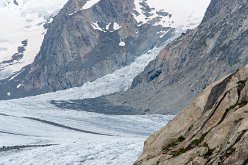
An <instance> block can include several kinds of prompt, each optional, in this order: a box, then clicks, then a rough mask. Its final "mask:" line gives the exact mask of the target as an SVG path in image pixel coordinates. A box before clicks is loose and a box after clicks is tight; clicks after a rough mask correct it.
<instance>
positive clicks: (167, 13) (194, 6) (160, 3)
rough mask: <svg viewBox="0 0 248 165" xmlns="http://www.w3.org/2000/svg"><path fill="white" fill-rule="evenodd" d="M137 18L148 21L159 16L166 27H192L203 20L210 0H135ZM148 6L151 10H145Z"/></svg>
mask: <svg viewBox="0 0 248 165" xmlns="http://www.w3.org/2000/svg"><path fill="white" fill-rule="evenodd" d="M134 2H135V9H134V10H135V11H137V14H134V16H135V18H136V20H137V21H138V22H139V23H141V24H144V23H147V22H149V21H151V20H153V19H154V18H159V19H160V22H159V23H158V24H160V25H162V26H165V27H173V28H180V29H183V30H185V29H192V28H195V27H196V26H198V25H199V23H200V22H201V20H202V18H203V16H204V13H205V11H206V8H207V6H208V5H209V3H210V0H201V1H199V0H187V1H182V0H134ZM146 6H149V7H150V8H151V11H150V12H144V9H145V7H146Z"/></svg>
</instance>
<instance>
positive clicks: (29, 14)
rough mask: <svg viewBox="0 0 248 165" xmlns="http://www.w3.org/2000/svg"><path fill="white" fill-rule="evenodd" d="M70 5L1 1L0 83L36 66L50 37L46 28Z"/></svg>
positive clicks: (52, 0) (47, 1)
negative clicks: (37, 58)
mask: <svg viewBox="0 0 248 165" xmlns="http://www.w3.org/2000/svg"><path fill="white" fill-rule="evenodd" d="M66 2H67V0H42V1H39V0H0V19H1V26H0V32H1V35H0V79H2V78H4V77H6V76H7V75H9V74H12V73H13V72H16V71H19V70H20V69H21V68H22V67H24V66H26V65H27V64H30V63H32V62H33V60H34V57H35V56H36V55H37V53H38V52H39V49H40V46H41V43H42V41H43V38H44V34H45V33H46V29H45V28H44V24H45V23H49V22H50V21H52V17H53V16H55V15H56V13H57V12H58V11H59V10H60V9H61V8H62V7H63V5H64V4H65V3H66ZM18 47H19V50H18ZM23 49H25V50H23Z"/></svg>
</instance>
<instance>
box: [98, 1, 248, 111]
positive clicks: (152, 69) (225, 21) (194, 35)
mask: <svg viewBox="0 0 248 165" xmlns="http://www.w3.org/2000/svg"><path fill="white" fill-rule="evenodd" d="M247 45H248V2H247V0H243V1H241V0H235V1H230V0H212V1H211V3H210V5H209V7H208V9H207V12H206V14H205V17H204V19H203V21H202V23H201V24H200V26H199V27H198V28H197V29H195V30H191V31H188V32H187V33H186V34H185V35H182V36H181V37H180V38H178V39H177V40H175V41H174V42H172V43H171V44H169V45H168V46H166V47H165V48H164V49H163V50H162V51H161V52H160V54H159V55H158V57H157V59H156V60H154V61H152V62H151V63H150V64H149V65H148V66H147V67H146V69H145V71H144V72H142V73H141V74H140V75H138V76H137V77H136V78H135V79H134V81H133V84H132V87H131V89H129V90H128V91H127V92H125V93H116V94H114V95H110V96H106V97H103V98H101V99H105V100H106V102H112V103H113V104H116V105H118V106H120V105H123V106H127V107H130V108H132V109H136V110H137V111H140V112H141V113H165V114H166V113H170V114H171V113H174V114H175V113H177V112H179V111H180V110H182V109H183V108H184V107H185V106H186V105H188V104H189V103H190V102H191V101H192V100H193V99H194V98H195V97H196V96H197V95H198V94H199V92H201V91H202V90H203V89H204V88H205V87H206V86H207V85H208V84H210V83H212V82H214V81H217V80H218V79H220V78H222V77H223V76H225V75H228V74H231V73H233V72H234V71H235V70H236V69H238V68H240V67H242V66H244V65H246V64H247V63H248V46H247Z"/></svg>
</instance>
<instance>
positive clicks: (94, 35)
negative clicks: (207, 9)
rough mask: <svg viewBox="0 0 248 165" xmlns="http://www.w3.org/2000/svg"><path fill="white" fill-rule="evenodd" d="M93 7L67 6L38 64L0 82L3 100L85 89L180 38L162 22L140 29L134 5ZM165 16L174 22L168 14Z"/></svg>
mask: <svg viewBox="0 0 248 165" xmlns="http://www.w3.org/2000/svg"><path fill="white" fill-rule="evenodd" d="M87 3H88V1H86V0H70V1H69V2H68V3H67V4H66V5H65V6H64V8H63V9H62V10H61V11H60V13H59V14H58V15H57V16H56V17H55V18H54V20H53V22H52V23H51V24H50V25H48V31H47V33H46V35H45V38H44V41H43V44H42V46H41V50H40V52H39V54H38V55H37V56H36V58H35V60H34V62H33V63H32V64H31V65H29V66H27V67H25V68H23V69H22V70H21V71H20V73H19V74H17V75H16V76H14V77H12V78H8V79H5V80H3V81H1V82H0V91H1V92H0V99H11V98H18V97H23V96H28V95H36V94H41V93H45V92H52V91H57V90H62V89H68V88H71V87H77V86H81V85H82V84H84V83H85V82H88V81H93V80H95V79H97V78H99V77H102V76H104V75H106V74H109V73H112V72H113V71H115V70H116V69H119V68H121V67H123V66H126V65H128V64H130V63H131V62H132V61H134V59H136V58H137V57H138V56H139V55H141V54H143V53H145V52H147V51H148V50H150V49H152V48H153V47H155V46H162V45H164V43H165V42H166V41H167V40H168V39H169V38H170V37H171V36H173V35H174V31H175V29H173V28H169V27H164V26H161V25H159V24H156V23H158V22H159V21H160V19H159V18H154V19H152V20H150V21H149V22H148V23H145V24H139V23H138V22H137V20H136V19H135V14H137V13H135V11H134V8H135V4H134V0H122V1H119V0H101V1H99V2H97V3H96V4H95V5H94V6H89V4H87ZM140 5H141V6H143V8H142V10H143V12H144V13H146V14H149V12H150V11H152V10H154V9H151V8H150V7H149V6H148V5H147V4H146V3H145V2H143V3H140ZM158 15H159V13H158ZM162 16H163V17H168V18H169V17H170V15H169V14H168V13H164V12H161V13H160V17H162ZM155 24H156V26H154V25H155ZM161 31H162V32H163V35H162V34H161V33H158V32H161Z"/></svg>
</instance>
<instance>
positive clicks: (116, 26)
mask: <svg viewBox="0 0 248 165" xmlns="http://www.w3.org/2000/svg"><path fill="white" fill-rule="evenodd" d="M120 28H121V26H120V25H119V24H118V23H116V22H114V25H113V29H114V30H119V29H120Z"/></svg>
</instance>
